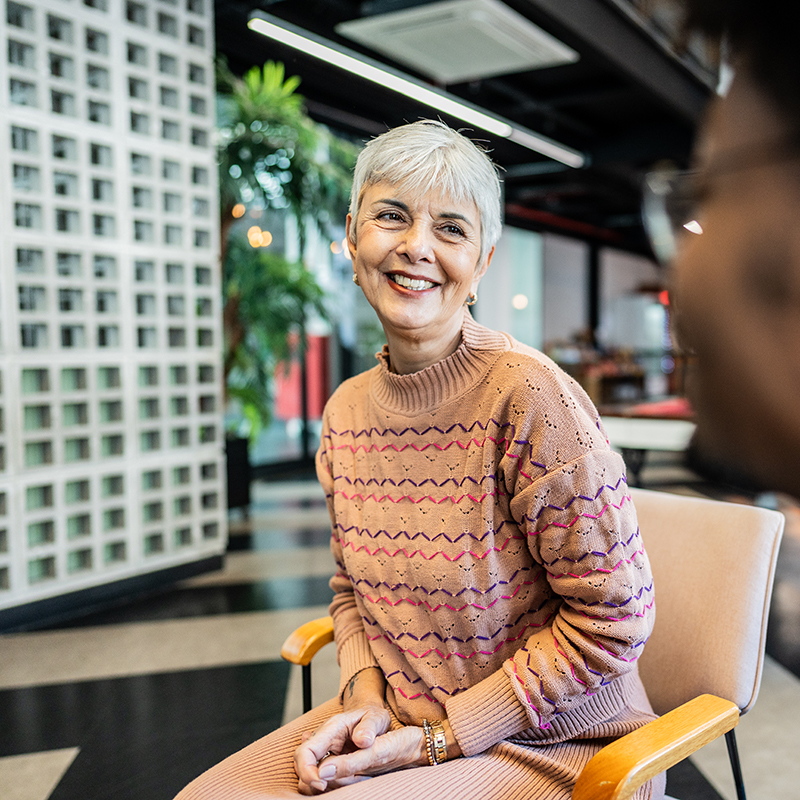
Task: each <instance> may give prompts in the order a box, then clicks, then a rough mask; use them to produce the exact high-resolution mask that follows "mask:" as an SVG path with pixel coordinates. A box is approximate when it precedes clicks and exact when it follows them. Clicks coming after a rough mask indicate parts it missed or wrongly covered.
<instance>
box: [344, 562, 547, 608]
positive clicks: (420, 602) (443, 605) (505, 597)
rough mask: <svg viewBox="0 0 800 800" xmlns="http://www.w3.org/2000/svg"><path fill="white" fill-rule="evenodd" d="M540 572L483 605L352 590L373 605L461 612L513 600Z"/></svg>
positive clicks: (532, 582)
mask: <svg viewBox="0 0 800 800" xmlns="http://www.w3.org/2000/svg"><path fill="white" fill-rule="evenodd" d="M541 574H542V573H541V572H540V573H539V574H538V575H537V576H536V577H535V578H534V579H533V580H532V581H522V582H521V583H519V584H518V585H517V588H516V589H514V591H513V592H512V593H511V594H508V595H506V594H504V595H501V596H500V597H496V598H495V599H494V600H492V602H491V603H489V604H488V605H485V606H482V605H480V604H479V603H464V605H462V606H451V605H450V604H449V603H439V604H437V605H434V604H432V603H429V602H428V601H427V600H412V599H411V598H410V597H401V598H400V599H398V600H392V599H391V598H390V597H384V596H382V595H379V596H377V597H371V596H370V595H368V594H366V593H363V592H360V591H359V590H358V589H354V591H355V592H356V594H358V596H359V597H360V598H361V599H362V600H363V601H364V602H366V603H371V604H373V605H378V604H380V603H386V605H389V606H399V605H401V604H403V603H407V604H408V605H410V606H424V607H425V608H427V609H428V611H431V612H433V611H438V610H439V609H440V608H446V609H447V610H448V611H455V612H461V611H464V610H465V609H467V608H474V609H477V610H478V611H487V610H488V609H490V608H493V607H494V606H495V605H497V603H499V602H500V601H501V600H513V599H514V597H516V596H517V594H519V592H520V591H521V590H522V589H523V588H524V587H526V586H533V584H534V583H536V581H537V580H539V578H540V576H541Z"/></svg>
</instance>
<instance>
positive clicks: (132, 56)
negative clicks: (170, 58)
mask: <svg viewBox="0 0 800 800" xmlns="http://www.w3.org/2000/svg"><path fill="white" fill-rule="evenodd" d="M126 49H127V56H128V63H129V64H136V65H137V66H139V67H146V66H147V48H146V47H145V46H144V45H143V44H136V42H128V43H127V48H126Z"/></svg>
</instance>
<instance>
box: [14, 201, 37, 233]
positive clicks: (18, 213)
mask: <svg viewBox="0 0 800 800" xmlns="http://www.w3.org/2000/svg"><path fill="white" fill-rule="evenodd" d="M14 225H16V227H18V228H35V229H41V227H42V207H41V206H39V205H34V204H32V203H14Z"/></svg>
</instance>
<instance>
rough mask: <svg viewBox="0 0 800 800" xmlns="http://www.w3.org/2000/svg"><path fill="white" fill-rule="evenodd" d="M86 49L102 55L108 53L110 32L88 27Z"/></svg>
mask: <svg viewBox="0 0 800 800" xmlns="http://www.w3.org/2000/svg"><path fill="white" fill-rule="evenodd" d="M86 49H87V50H88V51H89V52H90V53H97V54H98V55H101V56H107V55H108V34H106V33H103V32H102V31H96V30H94V29H93V28H87V29H86Z"/></svg>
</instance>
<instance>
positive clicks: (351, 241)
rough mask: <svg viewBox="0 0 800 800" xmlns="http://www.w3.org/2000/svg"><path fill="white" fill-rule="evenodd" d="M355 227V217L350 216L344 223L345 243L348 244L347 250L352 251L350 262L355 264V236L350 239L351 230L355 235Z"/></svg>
mask: <svg viewBox="0 0 800 800" xmlns="http://www.w3.org/2000/svg"><path fill="white" fill-rule="evenodd" d="M354 225H355V223H354V222H353V215H352V214H348V215H347V219H346V220H345V223H344V237H345V241H346V242H347V249H348V250H349V251H350V260H351V261H353V262H354V263H355V260H356V245H355V236H353V238H352V239H351V238H350V230H351V228H352V230H353V233H354V234H355V228H353V226H354Z"/></svg>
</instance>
